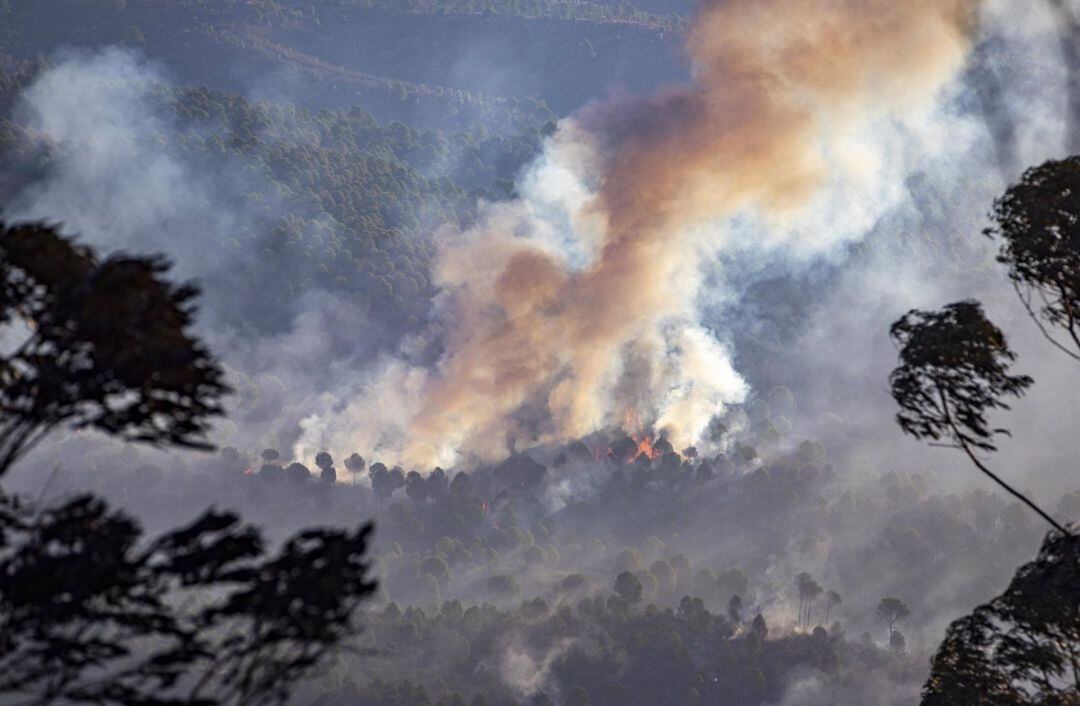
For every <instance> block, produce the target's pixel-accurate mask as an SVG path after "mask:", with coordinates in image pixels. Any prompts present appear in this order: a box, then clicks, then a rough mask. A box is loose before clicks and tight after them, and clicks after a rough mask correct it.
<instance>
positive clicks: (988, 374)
mask: <svg viewBox="0 0 1080 706" xmlns="http://www.w3.org/2000/svg"><path fill="white" fill-rule="evenodd" d="M890 333H891V334H892V337H893V340H895V341H896V343H897V344H898V345H899V346H900V365H899V366H898V367H897V368H896V369H895V370H894V371H893V372H892V374H891V375H890V376H889V384H890V385H891V387H892V395H893V398H894V399H895V400H896V402H897V404H899V405H900V409H901V411H900V414H898V415H897V418H896V419H897V422H899V424H900V428H901V429H903V430H904V431H905V432H907V433H908V434H911V435H912V436H914V437H915V438H916V439H923V438H929V439H933V440H935V441H937V440H939V439H942V438H945V439H949V440H951V441H952V442H953V443H955V444H956V445H957V446H971V447H973V448H976V449H982V450H984V451H993V450H994V448H995V447H994V445H993V443H992V441H991V440H992V438H993V436H994V434H999V433H1007V432H1006V431H1005V430H1003V429H991V428H990V426H989V422H988V421H987V418H986V415H987V412H989V411H992V410H994V409H1008V408H1009V407H1008V405H1007V404H1005V402H1004V401H1003V398H1004V397H1006V396H1019V395H1021V394H1023V392H1024V390H1026V389H1027V388H1028V387H1030V386H1031V384H1032V383H1033V382H1034V381H1033V380H1032V379H1031V378H1030V377H1028V376H1026V375H1010V374H1009V366H1010V365H1011V363H1012V362H1013V361H1014V360H1015V359H1016V355H1015V354H1014V353H1013V352H1012V351H1011V350H1010V349H1009V347H1008V343H1007V342H1006V340H1005V335H1004V334H1003V333H1002V332H1001V330H1000V329H998V328H997V327H996V326H994V325H993V324H992V323H991V322H990V321H988V320H987V318H986V316H985V315H984V314H983V310H982V306H981V305H980V304H979V303H978V302H976V301H970V300H969V301H962V302H956V303H953V304H949V305H948V306H946V307H945V308H944V309H942V310H941V311H936V312H928V311H910V312H908V313H907V314H905V315H904V317H903V318H901V319H900V320H899V321H897V322H896V323H894V324H893V325H892V328H891V329H890Z"/></svg>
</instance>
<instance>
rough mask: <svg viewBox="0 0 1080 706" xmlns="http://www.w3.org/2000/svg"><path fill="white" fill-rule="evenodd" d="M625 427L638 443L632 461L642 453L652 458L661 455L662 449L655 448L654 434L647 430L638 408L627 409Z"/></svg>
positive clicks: (624, 418)
mask: <svg viewBox="0 0 1080 706" xmlns="http://www.w3.org/2000/svg"><path fill="white" fill-rule="evenodd" d="M623 429H624V430H625V431H626V433H627V434H628V435H629V436H630V438H631V439H633V440H634V443H635V444H637V452H636V453H635V454H634V455H633V457H632V458H630V459H629V460H630V461H633V460H634V459H636V458H638V457H639V456H641V455H642V454H644V455H645V457H646V458H648V459H650V460H653V459H657V458H659V457H660V451H658V450H657V449H655V448H653V436H652V434H651V433H649V432H646V431H645V425H644V424H643V423H642V421H641V415H640V414H638V412H637V410H636V409H633V408H630V409H627V410H626V412H625V414H623ZM609 453H610V451H609Z"/></svg>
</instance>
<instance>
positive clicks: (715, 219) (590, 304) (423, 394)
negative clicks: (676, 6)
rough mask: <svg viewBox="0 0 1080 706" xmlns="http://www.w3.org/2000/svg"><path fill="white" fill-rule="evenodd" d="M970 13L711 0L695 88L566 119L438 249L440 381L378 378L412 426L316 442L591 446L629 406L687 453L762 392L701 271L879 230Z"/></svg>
mask: <svg viewBox="0 0 1080 706" xmlns="http://www.w3.org/2000/svg"><path fill="white" fill-rule="evenodd" d="M973 6H974V2H973V0H916V1H914V2H908V3H895V2H889V1H887V0H840V1H834V2H822V0H795V1H790V0H784V1H781V0H710V1H708V2H706V3H705V4H704V5H703V6H702V7H701V8H700V10H699V12H698V16H697V18H696V20H695V22H694V25H693V29H692V31H691V33H690V36H689V39H688V43H687V50H688V53H689V57H690V60H691V63H692V67H693V83H692V84H691V85H687V86H678V87H671V88H667V89H665V90H663V91H661V92H659V93H657V94H656V95H653V96H650V97H646V98H627V97H616V98H613V99H611V100H608V101H606V102H603V103H601V104H598V105H594V106H591V107H589V108H587V109H586V110H584V111H582V112H581V113H579V114H578V115H577V116H575V117H573V118H570V119H567V120H564V121H563V123H562V125H561V126H560V129H559V130H558V132H557V133H556V134H555V135H554V136H553V137H552V138H551V140H550V142H549V144H548V145H547V146H546V149H545V152H544V154H543V155H542V156H541V158H540V159H539V161H538V163H537V164H536V165H534V166H533V168H532V170H531V171H530V173H529V174H528V175H527V176H526V178H525V179H524V180H523V183H522V185H521V187H520V193H521V197H520V198H519V199H518V200H517V201H515V202H512V203H510V204H502V205H492V206H489V207H487V209H486V210H485V211H484V215H483V216H482V218H481V220H480V222H479V224H478V225H476V226H475V227H474V228H472V229H471V230H469V231H468V232H465V233H455V234H446V235H444V236H443V237H442V254H441V260H440V264H439V267H438V272H437V275H438V277H437V279H438V281H439V283H440V284H441V285H442V286H443V287H444V288H445V291H446V292H447V295H446V299H445V301H444V302H443V303H442V307H441V309H440V315H439V318H438V321H436V322H434V323H433V326H432V331H433V336H434V335H435V334H434V331H444V330H445V331H446V333H445V339H444V340H443V341H442V345H444V352H443V354H442V356H441V360H440V362H439V365H438V368H437V370H435V371H432V372H427V371H421V372H420V373H417V371H416V370H415V369H409V368H408V366H404V368H403V366H402V364H401V362H400V361H393V362H391V363H388V364H387V368H388V370H389V371H390V372H389V373H387V374H386V375H384V376H383V378H382V379H381V381H380V382H378V383H376V384H375V385H373V387H372V392H371V398H373V399H377V400H381V401H384V402H386V403H388V404H394V405H395V407H400V408H407V409H408V410H409V414H407V415H406V416H405V421H404V422H403V423H402V424H401V425H400V426H399V427H397V428H395V429H386V428H379V429H376V430H367V431H364V432H358V427H359V426H360V425H361V424H362V423H366V419H365V418H366V415H363V416H361V414H360V412H359V411H358V410H345V411H344V412H343V413H342V414H340V415H338V416H337V417H336V421H335V422H334V423H332V424H326V423H323V421H322V420H319V419H310V420H308V424H307V434H306V435H305V436H304V437H303V438H302V440H301V442H300V446H301V447H302V448H303V447H305V445H306V446H310V447H312V448H313V447H314V446H315V445H318V444H326V443H329V444H331V445H335V446H341V447H343V448H344V447H345V445H346V443H347V442H346V441H345V440H346V439H348V440H349V441H350V442H355V441H357V434H358V433H360V435H361V436H363V437H364V439H362V440H361V441H364V440H366V441H367V443H368V444H369V446H375V447H376V448H372V450H373V451H379V450H382V451H383V452H396V453H397V454H398V455H399V456H400V457H401V458H402V459H403V460H404V461H406V462H408V463H410V464H417V465H428V466H430V465H431V464H434V463H441V464H447V463H452V462H455V461H460V460H461V459H462V458H478V459H490V458H494V457H497V456H499V455H501V454H504V453H506V451H507V450H513V448H514V447H515V446H517V445H525V444H531V443H536V442H543V441H547V440H565V439H571V438H576V437H580V436H582V435H584V434H586V433H588V432H591V431H594V430H596V429H598V428H602V427H605V426H610V425H616V424H620V423H622V420H623V419H624V418H625V417H626V415H627V414H628V412H629V413H632V414H633V415H635V416H640V418H641V419H643V420H644V421H645V423H647V424H648V425H649V426H651V427H653V428H655V429H657V430H662V431H664V432H665V433H666V434H667V435H668V437H669V438H670V439H671V440H672V442H673V443H675V444H676V446H677V448H678V447H680V445H682V444H688V443H693V442H695V441H697V440H698V438H699V437H700V436H701V434H702V432H703V431H704V429H705V428H706V426H707V424H708V421H709V419H710V418H711V417H712V416H714V415H715V414H717V413H718V412H720V411H721V410H722V409H723V407H724V406H725V405H728V404H731V403H735V402H739V401H741V400H742V399H743V397H744V396H745V394H746V385H745V383H744V382H743V380H742V379H741V377H740V376H739V375H738V373H737V372H736V371H735V369H734V367H733V366H732V364H731V361H730V359H729V355H728V352H727V349H726V347H725V345H724V343H723V341H722V337H721V336H720V335H719V334H718V332H716V331H711V330H709V329H708V328H707V327H705V326H704V325H703V324H702V323H700V321H701V317H700V315H699V313H698V303H699V293H700V292H701V289H702V284H703V275H702V265H703V263H705V262H709V261H710V260H713V259H715V258H717V257H718V256H719V255H721V254H722V253H724V252H726V251H734V250H740V251H741V250H748V251H753V250H768V249H775V248H784V249H785V250H786V251H789V252H790V253H792V254H793V255H795V256H804V257H806V256H809V257H813V256H815V255H818V254H821V253H823V252H825V251H827V250H828V249H830V248H831V247H833V246H835V245H836V244H838V243H842V242H844V241H845V240H848V239H851V238H854V237H856V236H858V235H861V234H862V233H863V232H865V230H866V229H867V228H868V227H869V226H870V225H872V223H873V222H874V219H875V218H876V217H877V216H878V215H879V214H880V213H881V212H882V211H883V209H884V208H886V207H887V206H888V205H889V204H890V203H893V202H895V200H896V199H897V198H898V196H897V194H896V193H895V191H896V189H898V188H899V185H900V183H901V181H902V176H903V175H899V176H898V175H896V174H893V173H892V172H891V171H890V160H892V159H893V158H894V155H892V154H890V150H891V148H892V146H891V145H890V137H889V136H890V135H895V134H896V132H897V131H898V130H902V126H903V125H904V124H905V123H906V122H908V121H911V120H917V119H918V116H919V115H921V114H922V113H923V112H924V111H926V110H928V109H930V107H932V105H933V99H934V98H935V97H936V96H937V95H938V94H939V92H940V91H941V89H942V88H943V86H945V85H946V84H947V83H948V82H949V80H950V79H951V78H952V77H954V76H955V75H956V73H957V72H958V70H959V69H960V68H961V67H962V65H963V62H964V59H965V56H966V53H967V50H968V48H969V43H970V41H969V40H970V34H971V29H972V24H973V12H974V7H973ZM871 126H873V130H871V129H870V128H871ZM898 126H899V127H898ZM841 194H843V198H841V196H840V195H841ZM830 214H831V215H832V216H836V220H833V218H831V217H830ZM841 214H842V216H843V219H842V220H843V224H842V225H840V223H839V221H840V220H841V219H840V218H839V216H840V215H841ZM404 370H409V372H404ZM418 375H419V376H420V377H422V378H423V379H422V381H421V382H420V383H419V384H418V383H417V376H418ZM399 380H408V383H409V384H408V386H407V387H408V388H409V389H411V390H413V391H415V394H412V395H411V396H410V393H408V392H406V391H404V390H403V388H404V387H406V386H404V385H401V384H399ZM403 398H404V399H403ZM391 401H392V402H391ZM370 404H371V400H370V399H369V400H367V401H365V403H364V404H363V405H362V407H363V408H368V409H370V407H369V405H370ZM362 419H364V421H363V422H362V421H361V420H362ZM354 445H355V444H354ZM379 446H381V447H382V448H381V449H379V448H377V447H379Z"/></svg>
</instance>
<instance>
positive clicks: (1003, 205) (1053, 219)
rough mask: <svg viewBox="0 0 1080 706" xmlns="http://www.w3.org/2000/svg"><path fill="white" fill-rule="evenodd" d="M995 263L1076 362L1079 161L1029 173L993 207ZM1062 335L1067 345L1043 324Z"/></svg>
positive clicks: (1079, 355)
mask: <svg viewBox="0 0 1080 706" xmlns="http://www.w3.org/2000/svg"><path fill="white" fill-rule="evenodd" d="M992 215H993V218H994V220H995V221H996V222H997V226H996V227H994V228H989V229H987V230H986V233H987V235H990V236H992V237H996V238H999V239H1000V240H1001V249H1000V251H999V253H998V261H999V262H1001V263H1004V264H1005V265H1007V266H1008V268H1009V279H1010V280H1011V281H1012V283H1013V286H1014V287H1015V288H1016V292H1017V294H1018V295H1019V296H1020V300H1021V301H1022V302H1023V304H1024V306H1025V307H1026V308H1027V310H1028V313H1029V314H1031V317H1032V319H1034V321H1035V323H1036V324H1037V325H1038V326H1039V329H1040V330H1041V331H1042V332H1043V334H1044V335H1045V336H1046V337H1047V338H1048V339H1049V340H1050V341H1051V342H1052V343H1053V344H1054V345H1055V346H1057V347H1058V348H1060V349H1061V350H1063V351H1065V352H1066V353H1068V354H1069V355H1070V356H1072V357H1073V358H1075V359H1077V360H1080V157H1069V158H1068V159H1065V160H1062V161H1050V162H1046V163H1045V164H1043V165H1041V166H1038V167H1034V168H1032V169H1029V170H1028V171H1027V172H1025V173H1024V176H1023V177H1022V178H1021V179H1020V181H1019V182H1018V183H1017V184H1014V185H1013V186H1011V187H1009V190H1008V191H1006V192H1005V194H1004V195H1003V196H1002V197H1001V198H1000V199H998V200H997V201H996V202H995V203H994V210H993V214H992ZM1047 324H1049V325H1050V326H1051V327H1055V328H1057V329H1060V330H1061V331H1063V332H1064V334H1065V336H1066V342H1065V343H1062V342H1061V341H1060V340H1059V339H1058V338H1056V337H1055V336H1053V335H1052V334H1051V332H1050V330H1049V329H1047V327H1046V325H1047Z"/></svg>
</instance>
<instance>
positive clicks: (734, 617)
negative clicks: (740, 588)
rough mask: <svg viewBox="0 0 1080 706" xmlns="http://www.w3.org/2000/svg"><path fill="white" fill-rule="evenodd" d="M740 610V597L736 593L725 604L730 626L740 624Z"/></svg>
mask: <svg viewBox="0 0 1080 706" xmlns="http://www.w3.org/2000/svg"><path fill="white" fill-rule="evenodd" d="M741 610H742V597H741V596H740V595H739V594H737V593H736V594H735V595H734V596H732V597H731V599H730V600H729V601H728V604H727V614H728V620H730V621H731V624H732V625H738V624H739V623H741V622H742V617H741V616H740V614H739V611H741Z"/></svg>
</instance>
